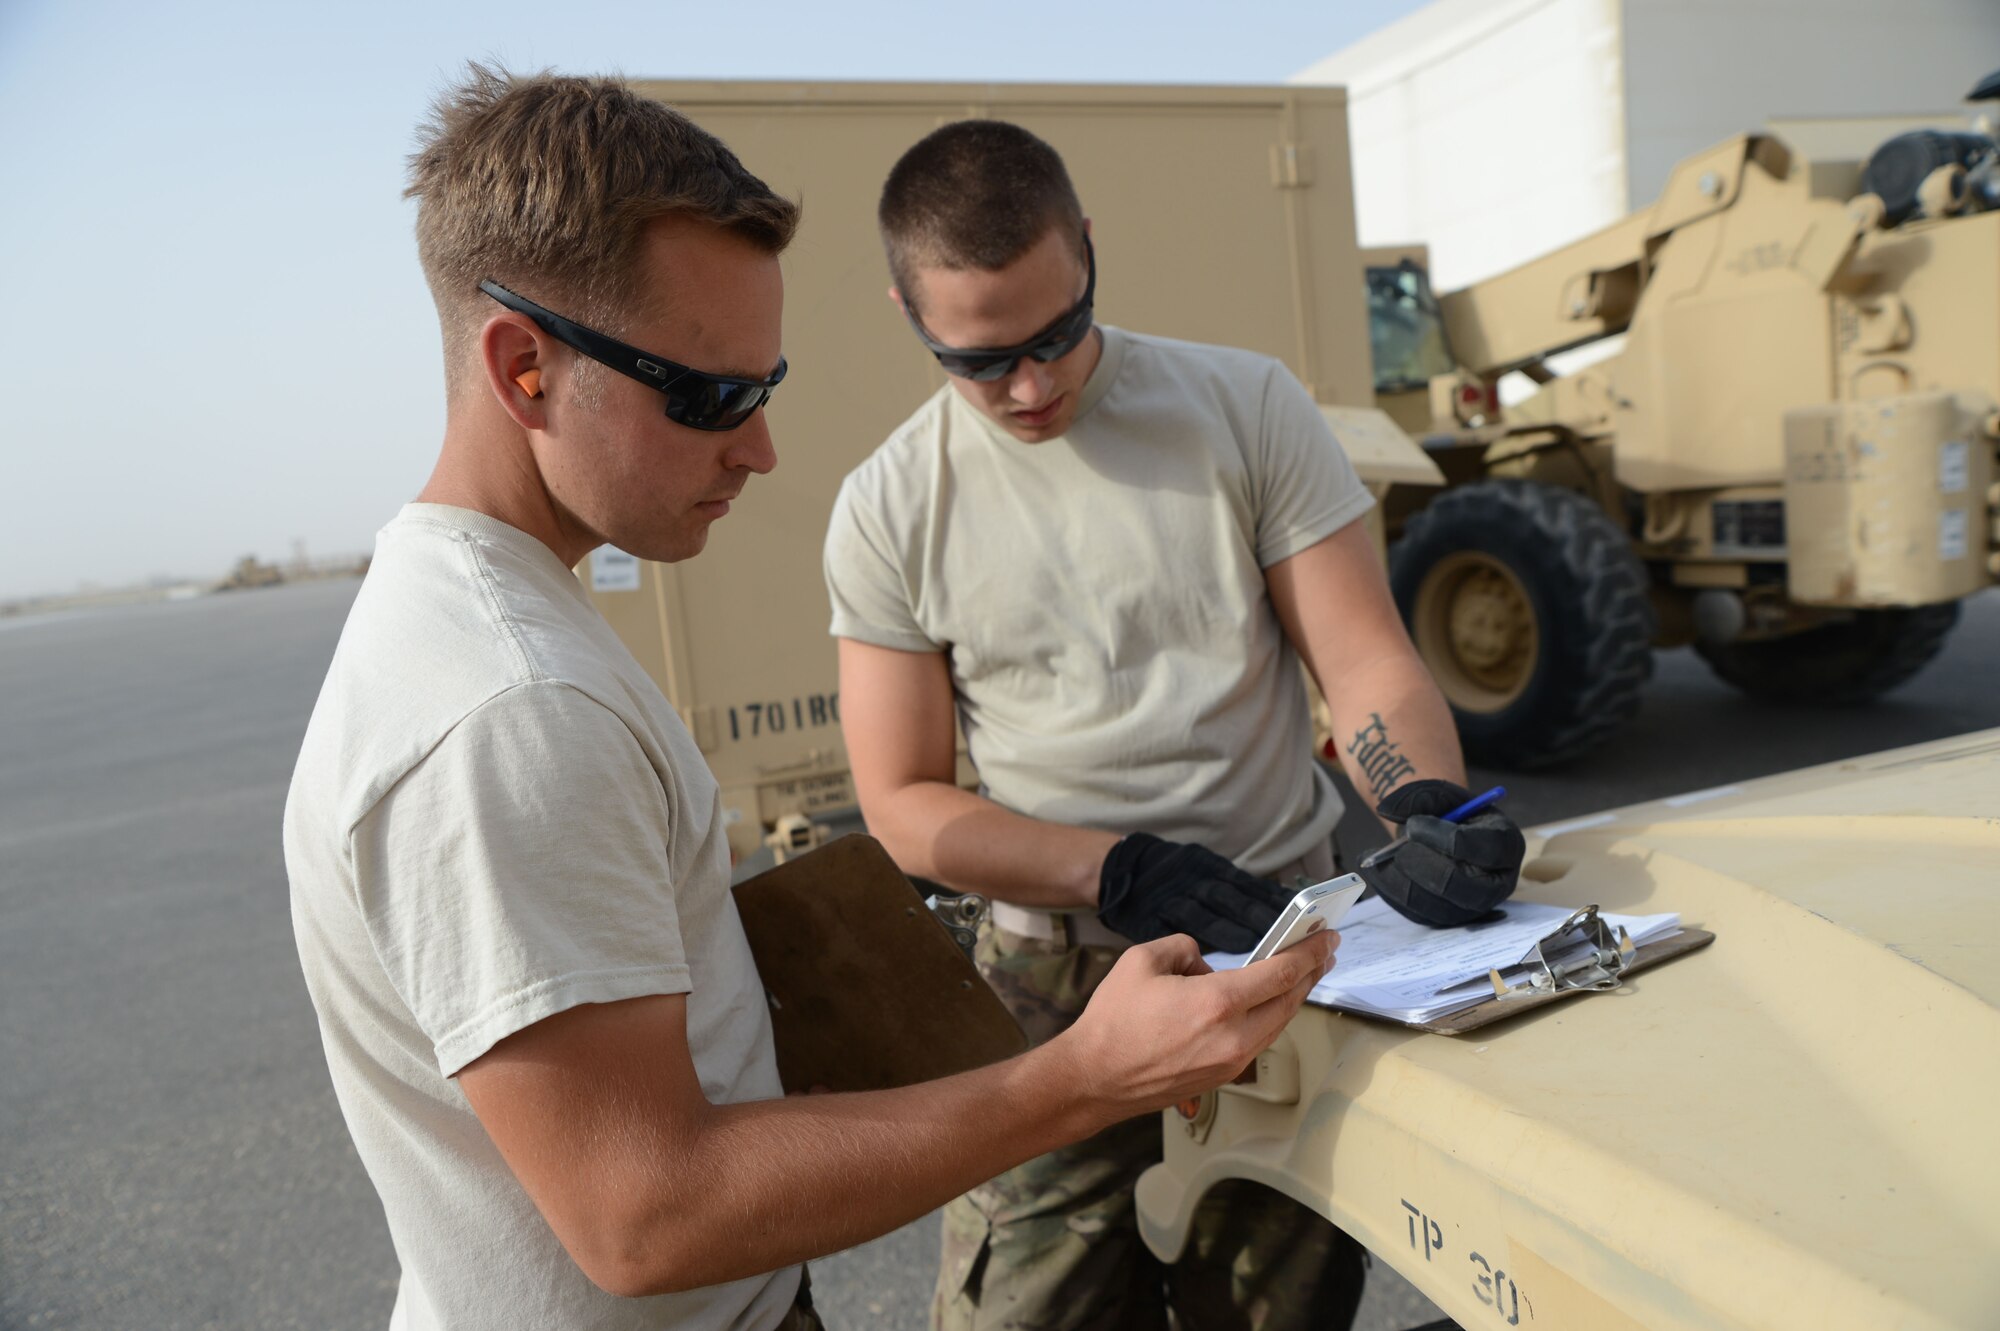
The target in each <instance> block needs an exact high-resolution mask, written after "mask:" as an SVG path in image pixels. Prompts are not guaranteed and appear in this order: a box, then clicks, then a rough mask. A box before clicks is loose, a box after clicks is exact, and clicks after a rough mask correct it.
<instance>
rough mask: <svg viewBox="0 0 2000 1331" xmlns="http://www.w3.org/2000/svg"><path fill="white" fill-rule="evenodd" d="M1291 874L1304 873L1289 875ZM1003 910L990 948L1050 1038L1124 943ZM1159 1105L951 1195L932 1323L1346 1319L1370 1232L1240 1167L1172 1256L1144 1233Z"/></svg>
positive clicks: (989, 1330) (1022, 1329)
mask: <svg viewBox="0 0 2000 1331" xmlns="http://www.w3.org/2000/svg"><path fill="white" fill-rule="evenodd" d="M1285 881H1288V882H1289V881H1290V877H1289V876H1287V877H1286V879H1285ZM1056 935H1057V936H1056V937H1055V938H1054V939H1039V938H1030V937H1026V936H1024V935H1021V934H1017V933H1014V932H1012V931H1010V930H1007V929H1001V928H997V927H995V926H993V925H990V924H989V925H988V926H987V927H986V928H984V929H982V930H981V931H980V938H979V946H978V950H977V952H976V954H975V960H976V961H977V962H978V963H979V969H980V971H981V973H982V974H984V975H985V976H986V979H987V982H988V983H990V984H991V985H992V986H993V988H994V990H995V991H996V992H997V993H998V994H999V995H1000V997H1001V1000H1002V1001H1003V1002H1005V1003H1006V1004H1007V1006H1008V1008H1009V1009H1010V1010H1011V1011H1012V1012H1013V1013H1014V1015H1015V1017H1016V1018H1017V1019H1018V1020H1019V1021H1020V1023H1021V1028H1022V1029H1023V1030H1025V1031H1026V1032H1027V1034H1028V1038H1029V1039H1030V1040H1031V1041H1033V1042H1034V1043H1036V1044H1040V1043H1042V1042H1043V1041H1045V1040H1047V1039H1049V1038H1050V1037H1052V1036H1054V1035H1055V1034H1056V1033H1057V1032H1059V1031H1061V1030H1063V1029H1064V1028H1065V1027H1067V1026H1068V1025H1069V1024H1070V1023H1071V1022H1072V1021H1074V1020H1076V1018H1077V1015H1078V1014H1079V1013H1081V1012H1082V1011H1083V1006H1084V1003H1085V1002H1086V1001H1088V999H1089V998H1090V994H1091V991H1092V990H1094V989H1096V988H1097V985H1098V983H1099V982H1100V981H1102V980H1103V978H1104V977H1105V975H1106V974H1107V973H1108V972H1109V971H1110V970H1111V967H1112V964H1113V963H1114V962H1115V961H1117V959H1118V953H1117V951H1116V950H1114V949H1112V948H1108V947H1079V946H1074V945H1072V944H1071V942H1070V939H1069V938H1068V936H1067V935H1066V934H1065V933H1064V931H1063V930H1062V929H1061V928H1060V927H1058V928H1057V929H1056ZM1160 1132H1161V1120H1160V1116H1159V1115H1158V1114H1148V1115H1145V1116H1144V1117H1142V1118H1135V1119H1131V1120H1128V1121H1126V1122H1124V1123H1120V1124H1118V1125H1116V1126H1115V1127H1112V1128H1109V1129H1107V1130H1105V1131H1104V1132H1101V1133H1099V1134H1097V1135H1096V1136H1095V1137H1091V1138H1088V1139H1086V1140H1084V1141H1081V1142H1078V1143H1076V1144H1075V1145H1073V1146H1067V1147H1064V1148H1062V1149H1061V1150H1057V1151H1052V1152H1050V1153H1049V1154H1048V1155H1044V1156H1040V1157H1038V1158H1036V1159H1034V1160H1030V1161H1028V1162H1027V1163H1026V1164H1024V1165H1021V1166H1020V1167H1019V1168H1016V1169H1012V1170H1009V1171H1008V1172H1007V1173H1005V1174H1002V1175H1001V1176H1000V1177H998V1178H996V1179H994V1180H993V1181H992V1182H990V1183H986V1184H984V1185H982V1186H980V1187H977V1188H974V1189H973V1190H972V1191H971V1192H969V1193H967V1194H965V1196H963V1197H960V1198H958V1199H957V1200H956V1201H953V1202H951V1203H949V1204H948V1205H947V1206H946V1207H945V1210H944V1244H943V1253H942V1261H941V1263H940V1270H939V1272H938V1284H937V1292H936V1294H935V1296H934V1297H933V1300H932V1303H931V1324H932V1325H933V1326H934V1327H937V1328H939V1329H940V1331H1001V1329H1002V1328H1005V1329H1006V1331H1086V1329H1092V1331H1094V1329H1095V1328H1126V1327H1134V1328H1137V1327H1147V1328H1151V1327H1160V1328H1164V1327H1166V1326H1168V1325H1169V1321H1168V1315H1169V1311H1170V1310H1171V1313H1172V1319H1173V1320H1172V1325H1174V1326H1176V1327H1178V1328H1180V1329H1181V1331H1218V1329H1220V1328H1230V1329H1232V1331H1233V1329H1236V1328H1241V1329H1243V1331H1251V1329H1252V1328H1254V1329H1255V1331H1281V1329H1283V1328H1292V1327H1298V1328H1305V1327H1311V1328H1314V1331H1341V1328H1345V1327H1347V1326H1348V1325H1350V1324H1351V1323H1352V1321H1353V1319H1354V1312H1355V1309H1356V1307H1357V1306H1358V1305H1359V1303H1360V1301H1361V1286H1362V1280H1363V1269H1362V1263H1363V1257H1362V1251H1361V1246H1360V1245H1359V1244H1358V1243H1356V1242H1355V1241H1354V1240H1353V1239H1351V1238H1349V1237H1348V1236H1347V1235H1346V1234H1343V1233H1342V1232H1341V1231H1340V1230H1338V1229H1336V1228H1335V1227H1334V1226H1333V1225H1331V1224H1329V1223H1328V1222H1327V1221H1326V1220H1324V1219H1323V1218H1321V1217H1320V1216H1318V1215H1317V1214H1315V1213H1313V1212H1311V1211H1308V1210H1307V1209H1306V1208H1305V1207H1303V1206H1300V1205H1299V1204H1298V1203H1297V1202H1294V1201H1293V1200H1291V1198H1289V1197H1286V1196H1284V1195H1283V1194H1281V1193H1278V1192H1274V1191H1272V1190H1271V1189H1269V1188H1266V1187H1263V1186H1261V1185H1259V1184H1255V1183H1250V1182H1247V1181H1244V1180H1240V1179H1231V1180H1227V1181H1225V1182H1224V1183H1222V1184H1220V1185H1218V1186H1217V1187H1215V1188H1213V1189H1211V1190H1210V1191H1209V1193H1208V1195H1207V1196H1206V1197H1204V1198H1203V1199H1202V1201H1201V1204H1200V1206H1199V1207H1198V1208H1197V1210H1196V1213H1195V1217H1194V1224H1193V1229H1192V1232H1191V1235H1190V1237H1189V1239H1188V1246H1187V1250H1186V1251H1185V1252H1184V1253H1183V1254H1182V1255H1181V1259H1180V1260H1179V1261H1178V1262H1174V1263H1171V1264H1168V1263H1163V1262H1161V1261H1159V1260H1158V1259H1157V1258H1155V1257H1154V1256H1153V1255H1152V1253H1151V1252H1150V1251H1149V1250H1148V1249H1147V1248H1146V1246H1145V1244H1144V1243H1143V1242H1142V1241H1141V1240H1140V1238H1139V1229H1138V1219H1137V1215H1136V1212H1135V1210H1134V1205H1133V1200H1132V1189H1133V1186H1134V1185H1135V1184H1136V1183H1137V1182H1138V1179H1139V1175H1140V1174H1141V1173H1142V1172H1144V1171H1145V1169H1146V1168H1147V1167H1148V1166H1149V1165H1153V1164H1156V1163H1158V1161H1159V1160H1160V1155H1161V1138H1160Z"/></svg>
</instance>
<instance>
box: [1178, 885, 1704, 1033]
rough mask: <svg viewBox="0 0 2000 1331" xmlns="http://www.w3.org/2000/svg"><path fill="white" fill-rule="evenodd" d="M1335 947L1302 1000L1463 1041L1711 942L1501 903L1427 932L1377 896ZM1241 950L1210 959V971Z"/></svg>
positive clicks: (1660, 919)
mask: <svg viewBox="0 0 2000 1331" xmlns="http://www.w3.org/2000/svg"><path fill="white" fill-rule="evenodd" d="M1339 928H1340V951H1339V953H1338V955H1337V959H1336V961H1335V964H1334V968H1333V969H1332V970H1331V971H1329V972H1328V973H1327V975H1326V978H1324V979H1323V980H1321V981H1320V982H1319V984H1318V985H1316V986H1314V988H1313V992H1312V996H1311V997H1310V998H1309V999H1308V1000H1307V1001H1308V1002H1311V1003H1314V1004H1316V1005H1318V1006H1321V1007H1329V1008H1334V1009H1336V1010H1338V1011H1341V1012H1349V1013H1353V1014H1355V1015H1357V1016H1363V1017H1372V1018H1375V1019H1376V1020H1380V1021H1390V1022H1395V1023H1397V1024H1399V1025H1403V1026H1410V1027H1414V1028H1416V1029H1417V1030H1422V1031H1430V1032H1434V1033H1436V1034H1440V1035H1459V1034H1463V1033H1464V1032H1466V1031H1472V1030H1477V1029H1479V1028H1480V1027H1482V1026H1486V1025H1489V1024H1491V1023H1493V1022H1495V1021H1500V1020H1503V1019H1504V1018H1507V1017H1511V1016H1514V1015H1516V1014H1518V1013H1522V1012H1527V1011H1531V1010H1533V1009H1535V1008H1538V1007H1541V1006H1543V1005H1545V1004H1548V1003H1553V1002H1559V1001H1561V1000H1563V999H1566V998H1573V997H1575V996H1576V995H1578V994H1584V993H1590V992H1593V991H1596V990H1604V989H1615V988H1617V987H1618V986H1619V985H1620V984H1622V983H1624V980H1625V977H1626V976H1628V975H1631V974H1632V973H1633V972H1635V971H1640V970H1644V969H1645V968H1646V967H1648V966H1653V965H1657V964H1659V963H1660V962H1663V961H1668V960H1671V959H1673V958H1674V957H1678V956H1682V955H1684V954H1686V953H1688V952H1692V951H1694V950H1696V949H1697V948H1701V947H1705V946H1707V945H1708V944H1709V943H1712V942H1714V941H1715V935H1714V934H1712V933H1709V932H1707V931H1706V930H1702V929H1690V928H1685V927H1683V926H1682V924H1681V920H1680V916H1679V915H1677V914H1673V913H1666V914H1656V915H1619V914H1610V913H1606V912H1602V911H1600V910H1599V909H1598V908H1597V907H1596V906H1594V905H1590V906H1583V907H1580V908H1576V907H1570V906H1552V905H1544V904H1542V903H1538V902H1531V901H1508V902H1506V903H1505V904H1504V905H1502V906H1501V907H1500V908H1499V909H1498V910H1496V911H1495V912H1494V913H1493V915H1491V916H1489V917H1488V918H1487V919H1485V920H1480V921H1477V922H1475V923H1473V924H1470V925H1464V926H1461V927H1459V928H1456V929H1432V928H1429V927H1427V926H1425V925H1422V924H1418V923H1416V922H1415V921H1412V920H1407V919H1404V918H1403V917H1402V916H1401V915H1398V914H1396V912H1395V911H1393V910H1392V909H1390V907H1389V904H1388V903H1387V902H1385V901H1383V900H1382V899H1381V898H1379V897H1376V898H1371V899H1369V900H1367V901H1363V902H1361V903H1360V904H1359V905H1357V906H1355V907H1354V908H1353V909H1352V910H1351V911H1349V912H1348V914H1347V916H1346V918H1345V919H1344V920H1342V921H1341V923H1340V926H1339ZM1246 958H1247V954H1233V953H1211V954H1209V956H1208V962H1209V964H1210V965H1211V966H1215V967H1216V968H1218V969H1222V968H1226V967H1231V966H1240V965H1242V964H1244V961H1245V960H1246Z"/></svg>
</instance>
